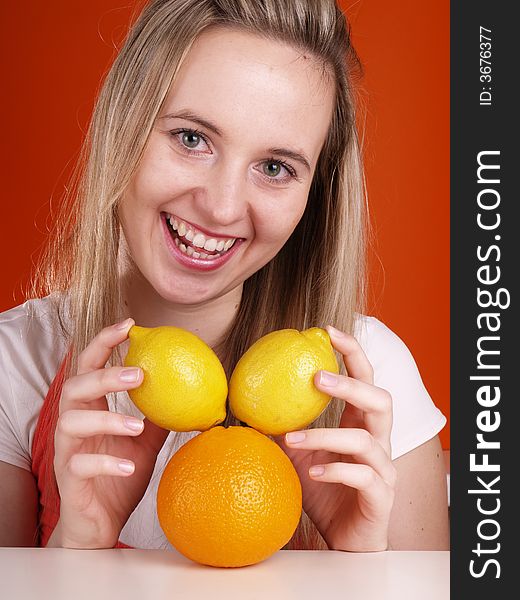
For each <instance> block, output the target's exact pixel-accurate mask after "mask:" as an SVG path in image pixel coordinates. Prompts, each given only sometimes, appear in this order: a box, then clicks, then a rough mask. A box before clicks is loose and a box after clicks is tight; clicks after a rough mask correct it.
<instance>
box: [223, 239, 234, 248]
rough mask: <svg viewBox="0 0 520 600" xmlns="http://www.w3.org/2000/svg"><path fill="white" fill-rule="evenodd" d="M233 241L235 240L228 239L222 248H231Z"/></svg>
mask: <svg viewBox="0 0 520 600" xmlns="http://www.w3.org/2000/svg"><path fill="white" fill-rule="evenodd" d="M234 243H235V240H228V241H227V242H226V243H225V244H224V250H229V249H230V248H231V246H232V245H233V244H234Z"/></svg>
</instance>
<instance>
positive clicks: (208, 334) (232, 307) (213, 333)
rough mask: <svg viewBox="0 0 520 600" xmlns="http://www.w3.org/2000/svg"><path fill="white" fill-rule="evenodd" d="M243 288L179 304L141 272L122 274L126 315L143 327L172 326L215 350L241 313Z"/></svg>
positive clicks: (239, 287)
mask: <svg viewBox="0 0 520 600" xmlns="http://www.w3.org/2000/svg"><path fill="white" fill-rule="evenodd" d="M242 287H243V286H242V285H240V286H238V287H237V288H235V289H233V290H231V291H229V292H227V293H225V294H223V295H222V296H219V297H217V298H212V299H210V300H206V301H203V302H200V303H198V304H176V303H174V302H169V301H167V300H165V299H164V298H162V297H161V296H159V294H158V293H157V292H156V291H155V290H154V289H153V288H152V286H151V285H150V284H149V283H148V281H146V279H144V277H143V276H142V275H141V274H140V273H139V274H137V275H136V274H135V273H132V275H131V276H130V275H129V274H127V275H126V276H125V275H123V280H122V291H123V307H124V310H123V315H122V318H123V319H124V318H125V317H132V318H133V319H134V321H135V322H136V324H137V325H140V326H142V327H159V326H161V325H171V326H174V327H181V328H182V329H186V330H187V331H191V332H192V333H194V334H195V335H197V336H198V337H199V338H201V339H202V340H203V341H204V342H206V344H208V345H209V346H210V347H212V348H214V347H215V346H217V345H218V344H220V343H221V342H222V340H223V338H224V336H225V335H226V333H227V331H228V330H229V328H230V326H231V324H232V323H233V320H234V318H235V316H236V314H237V312H238V307H239V305H240V299H241V297H242Z"/></svg>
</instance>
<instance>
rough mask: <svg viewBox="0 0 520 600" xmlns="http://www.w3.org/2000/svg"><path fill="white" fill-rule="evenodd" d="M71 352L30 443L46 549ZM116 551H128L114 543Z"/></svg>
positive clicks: (54, 516) (55, 511) (55, 503)
mask: <svg viewBox="0 0 520 600" xmlns="http://www.w3.org/2000/svg"><path fill="white" fill-rule="evenodd" d="M70 357H71V352H70V351H69V352H68V353H67V355H66V356H65V358H64V360H63V362H62V363H61V365H60V368H59V370H58V373H57V374H56V377H55V378H54V380H53V382H52V383H51V386H50V387H49V391H48V392H47V396H46V397H45V400H44V402H43V406H42V409H41V412H40V415H39V417H38V422H37V424H36V430H35V432H34V439H33V444H32V472H33V475H34V477H35V478H36V481H37V484H38V491H39V519H38V522H39V530H40V536H39V537H40V546H42V547H45V546H46V545H47V543H48V541H49V538H50V537H51V534H52V532H53V531H54V528H55V527H56V524H57V522H58V519H59V516H60V495H59V491H58V486H57V485H56V477H55V475H54V432H55V430H56V423H57V422H58V416H59V408H60V398H61V390H62V387H63V382H64V380H65V375H66V372H67V368H68V364H69V361H70ZM114 547H115V548H131V547H132V546H127V545H126V544H123V543H122V542H117V544H116V545H115V546H114Z"/></svg>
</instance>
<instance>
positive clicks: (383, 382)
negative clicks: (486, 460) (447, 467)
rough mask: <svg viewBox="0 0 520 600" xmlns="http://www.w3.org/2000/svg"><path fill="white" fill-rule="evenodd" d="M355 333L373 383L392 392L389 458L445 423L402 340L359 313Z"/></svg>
mask: <svg viewBox="0 0 520 600" xmlns="http://www.w3.org/2000/svg"><path fill="white" fill-rule="evenodd" d="M354 335H355V337H356V338H357V340H358V341H359V344H360V345H361V347H362V348H363V351H364V352H365V354H366V355H367V358H368V360H369V361H370V363H371V365H372V368H373V369H374V384H375V385H376V386H378V387H381V388H383V389H385V390H387V391H388V392H390V394H391V395H392V400H393V417H394V418H393V428H392V458H394V459H395V458H397V457H398V456H401V455H403V454H405V453H406V452H409V451H410V450H413V449H414V448H416V447H418V446H420V445H421V444H423V443H424V442H426V441H428V440H429V439H431V438H432V437H434V436H435V435H436V434H437V433H439V431H440V430H441V429H442V428H443V427H444V425H445V424H446V417H445V416H444V415H443V414H442V413H441V411H440V410H439V409H438V408H437V407H436V406H435V404H434V402H433V400H432V398H431V397H430V395H429V393H428V391H427V389H426V386H425V385H424V382H423V380H422V378H421V375H420V372H419V368H418V366H417V363H416V362H415V359H414V357H413V356H412V353H411V352H410V350H409V348H408V347H407V345H406V344H405V343H404V341H403V340H402V339H401V338H400V337H399V336H398V335H397V334H396V333H394V332H393V331H392V330H391V329H390V328H389V327H387V326H386V325H385V324H384V323H382V322H381V321H380V320H378V319H376V318H375V317H370V316H366V315H359V316H358V317H357V319H356V324H355V330H354Z"/></svg>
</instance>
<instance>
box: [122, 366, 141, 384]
mask: <svg viewBox="0 0 520 600" xmlns="http://www.w3.org/2000/svg"><path fill="white" fill-rule="evenodd" d="M140 371H141V369H138V368H137V367H129V368H128V369H122V370H121V371H120V372H119V379H120V380H121V381H124V382H125V383H135V382H136V381H137V380H138V379H139V373H140Z"/></svg>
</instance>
